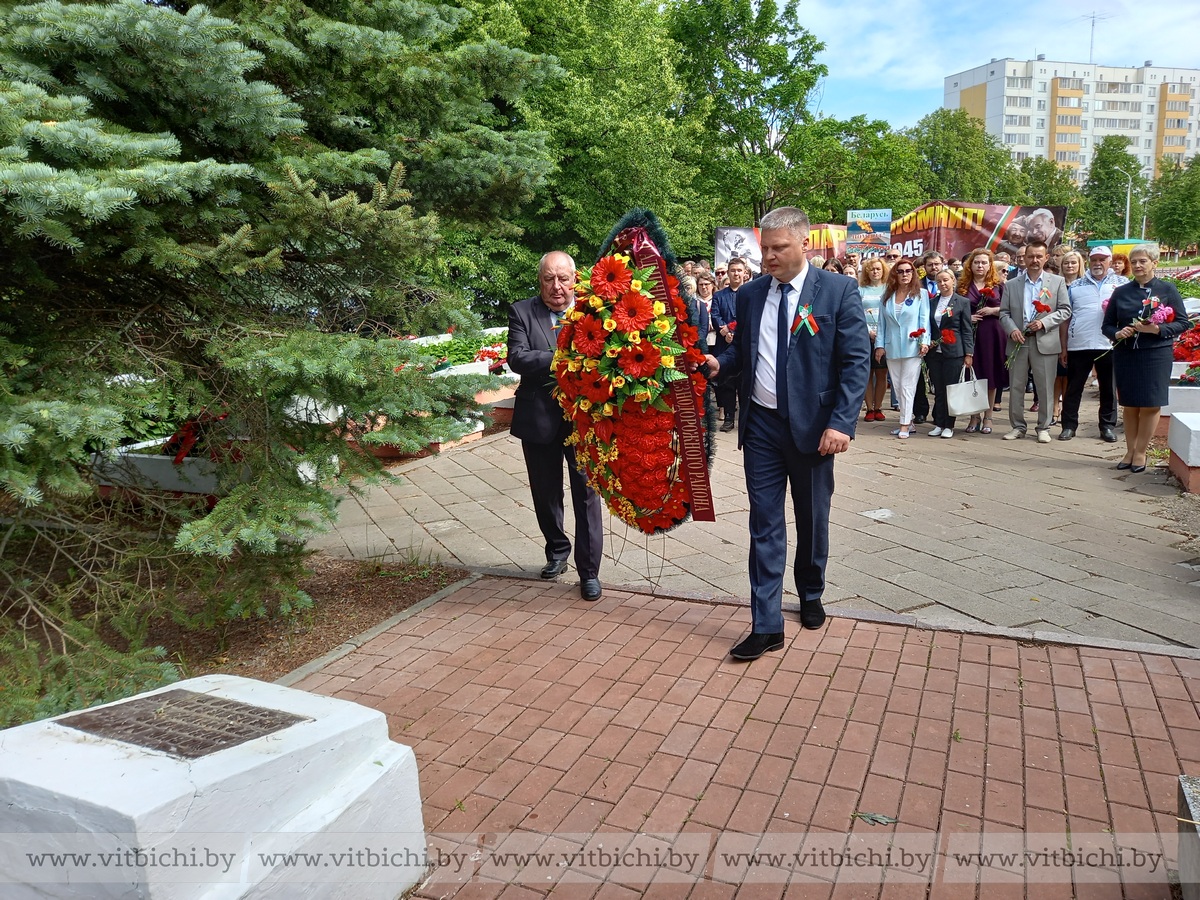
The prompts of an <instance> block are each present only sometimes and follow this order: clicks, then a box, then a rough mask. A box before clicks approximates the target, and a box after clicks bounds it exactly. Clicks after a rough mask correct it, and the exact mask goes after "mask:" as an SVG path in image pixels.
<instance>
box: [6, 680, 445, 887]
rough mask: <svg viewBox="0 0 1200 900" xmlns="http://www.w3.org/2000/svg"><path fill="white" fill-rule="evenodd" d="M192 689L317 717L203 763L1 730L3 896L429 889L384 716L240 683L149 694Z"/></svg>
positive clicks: (410, 765)
mask: <svg viewBox="0 0 1200 900" xmlns="http://www.w3.org/2000/svg"><path fill="white" fill-rule="evenodd" d="M180 689H182V690H185V691H190V692H193V693H195V694H201V695H210V696H213V697H220V698H226V699H229V700H236V701H240V702H242V703H247V704H251V705H252V706H255V707H262V708H265V709H267V710H279V711H283V712H287V713H291V714H293V715H296V716H300V717H303V719H302V721H299V722H296V723H294V724H290V725H287V726H286V727H283V728H281V729H280V730H277V731H274V732H273V733H271V734H268V735H266V736H263V737H256V738H252V739H250V740H248V741H246V742H245V743H241V744H238V745H237V746H232V747H227V748H226V749H221V750H216V751H215V752H212V753H210V754H208V755H203V756H199V757H198V758H191V759H189V758H183V757H182V756H179V755H175V754H173V753H169V752H164V751H161V750H151V749H146V748H145V747H142V746H139V745H137V744H135V743H128V742H126V741H125V740H117V739H113V738H109V737H99V736H96V735H95V734H91V733H88V732H86V731H81V730H77V729H76V728H74V727H69V726H66V725H64V724H62V723H61V720H63V719H69V718H70V715H74V714H70V715H68V716H60V717H59V718H58V719H48V720H45V721H41V722H33V723H30V724H28V725H22V726H19V727H17V728H11V729H9V730H7V731H0V835H3V839H0V897H4V898H5V900H26V898H87V900H101V898H134V897H138V898H142V897H145V898H162V900H226V898H230V900H232V898H239V900H240V898H279V900H283V898H295V897H304V898H306V900H309V898H332V897H345V898H354V900H374V898H379V900H393V898H395V897H397V896H398V895H399V894H401V893H402V892H404V891H405V890H407V889H408V888H410V887H411V886H413V885H414V884H416V883H418V882H419V881H420V880H421V879H422V877H423V876H424V874H425V870H426V863H425V832H424V823H423V820H422V817H421V796H420V787H419V784H418V781H417V764H416V758H415V757H414V756H413V752H412V749H411V748H409V747H406V746H404V745H402V744H396V743H393V742H392V741H390V740H389V739H388V731H387V722H386V720H385V718H384V715H383V714H382V713H380V712H377V711H375V710H371V709H367V708H365V707H362V706H359V705H357V704H355V703H349V702H346V701H344V700H334V699H331V698H328V697H320V696H317V695H315V694H309V693H306V692H304V691H298V690H294V689H292V688H285V687H280V686H279V685H274V684H266V683H263V682H258V681H251V680H249V679H245V678H236V677H234V676H230V675H211V676H207V677H204V678H195V679H191V680H189V681H184V682H180V683H178V684H174V685H170V686H169V687H167V688H163V689H160V690H158V691H152V692H149V693H148V694H143V695H139V696H140V697H154V696H156V695H160V694H163V693H164V692H166V691H178V690H180ZM204 699H205V700H207V697H206V698H204ZM124 702H126V701H121V703H124ZM155 702H160V703H162V704H163V710H162V712H163V715H164V716H166V715H167V713H168V712H169V711H168V710H166V706H167V703H166V701H165V698H164V699H163V700H160V701H149V705H150V715H151V717H153V716H154V715H155V714H156V713H157V712H158V710H155V709H154V708H153V707H154V703H155ZM119 705H120V704H119V703H118V704H108V705H107V706H105V707H97V709H100V710H110V709H112V708H115V707H117V706H119ZM89 712H91V711H89ZM217 721H218V726H219V725H220V721H221V720H220V719H219V717H218V720H217ZM188 726H189V723H187V722H185V723H184V725H183V728H184V729H185V730H186V728H187V727H188ZM51 854H58V855H51ZM65 854H74V856H70V855H65ZM305 854H307V855H305Z"/></svg>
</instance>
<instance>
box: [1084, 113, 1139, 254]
mask: <svg viewBox="0 0 1200 900" xmlns="http://www.w3.org/2000/svg"><path fill="white" fill-rule="evenodd" d="M1140 173H1141V166H1140V165H1139V164H1138V161H1137V157H1135V156H1133V155H1131V154H1130V153H1129V142H1128V140H1127V139H1126V138H1124V137H1122V136H1120V135H1116V134H1110V135H1107V136H1106V137H1103V138H1101V139H1100V141H1099V143H1097V144H1096V147H1095V150H1094V152H1093V153H1092V164H1091V167H1090V168H1089V169H1088V177H1087V182H1086V183H1085V184H1084V186H1083V202H1082V203H1081V204H1080V206H1079V220H1078V221H1079V226H1078V227H1077V228H1075V229H1074V230H1075V231H1077V232H1079V233H1080V234H1081V235H1084V236H1087V237H1094V238H1117V237H1123V236H1124V235H1125V201H1126V197H1127V195H1129V196H1130V209H1129V229H1130V231H1131V232H1138V231H1139V229H1136V228H1135V223H1140V222H1141V220H1142V202H1141V198H1142V197H1143V196H1144V195H1145V193H1146V188H1147V185H1146V179H1145V178H1143V177H1142V175H1141V174H1140ZM1131 178H1132V181H1131V180H1130V179H1131Z"/></svg>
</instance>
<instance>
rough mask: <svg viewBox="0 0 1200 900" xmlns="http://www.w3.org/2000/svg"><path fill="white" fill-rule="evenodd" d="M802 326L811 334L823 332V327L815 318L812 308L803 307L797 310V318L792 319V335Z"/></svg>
mask: <svg viewBox="0 0 1200 900" xmlns="http://www.w3.org/2000/svg"><path fill="white" fill-rule="evenodd" d="M802 326H803V327H804V328H805V329H806V330H807V331H808V333H809V334H813V335H815V334H816V333H817V332H818V331H820V330H821V326H820V325H818V324H817V320H816V319H815V318H814V317H813V314H812V307H811V306H801V307H798V308H797V309H796V318H794V319H792V334H795V333H796V332H798V331H799V330H800V328H801V327H802Z"/></svg>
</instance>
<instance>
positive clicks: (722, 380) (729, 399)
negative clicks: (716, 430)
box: [715, 374, 738, 420]
mask: <svg viewBox="0 0 1200 900" xmlns="http://www.w3.org/2000/svg"><path fill="white" fill-rule="evenodd" d="M737 384H738V379H737V378H736V377H734V378H730V377H727V376H725V375H720V374H718V375H717V382H716V385H717V386H716V389H715V392H716V396H717V406H719V407H720V408H721V412H723V413H724V414H725V418H726V419H729V420H732V419H733V417H734V415H735V414H736V413H737Z"/></svg>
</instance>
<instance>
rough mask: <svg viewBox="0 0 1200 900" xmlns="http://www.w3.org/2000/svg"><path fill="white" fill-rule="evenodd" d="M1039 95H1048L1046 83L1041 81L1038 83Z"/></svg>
mask: <svg viewBox="0 0 1200 900" xmlns="http://www.w3.org/2000/svg"><path fill="white" fill-rule="evenodd" d="M1038 93H1039V94H1044V93H1046V82H1044V81H1039V82H1038Z"/></svg>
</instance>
